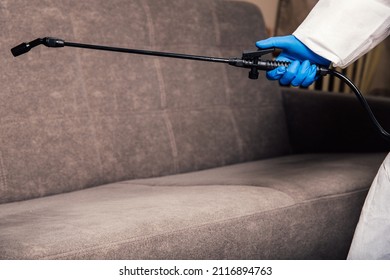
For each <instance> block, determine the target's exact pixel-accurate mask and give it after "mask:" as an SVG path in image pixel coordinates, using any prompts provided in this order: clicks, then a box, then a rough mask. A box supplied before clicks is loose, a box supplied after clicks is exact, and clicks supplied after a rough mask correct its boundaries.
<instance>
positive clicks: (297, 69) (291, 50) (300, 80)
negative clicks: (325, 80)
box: [256, 35, 330, 87]
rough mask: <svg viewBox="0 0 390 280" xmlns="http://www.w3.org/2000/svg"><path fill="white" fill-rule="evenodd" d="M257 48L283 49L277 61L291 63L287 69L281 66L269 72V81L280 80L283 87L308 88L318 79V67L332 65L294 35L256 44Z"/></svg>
mask: <svg viewBox="0 0 390 280" xmlns="http://www.w3.org/2000/svg"><path fill="white" fill-rule="evenodd" d="M256 46H257V47H258V48H260V49H263V48H272V47H274V48H279V49H282V53H281V54H280V55H279V56H278V57H277V58H276V60H280V61H289V62H291V64H290V65H289V66H288V67H287V68H286V67H285V66H279V67H278V68H276V69H274V70H271V71H268V72H267V78H268V79H270V80H279V82H280V84H281V85H289V84H291V85H293V86H303V87H308V86H309V85H311V84H312V83H313V82H314V81H315V80H316V79H317V77H316V65H318V66H325V67H329V65H330V61H329V60H327V59H325V58H323V57H321V56H319V55H317V54H315V53H314V52H313V51H311V50H310V49H309V48H308V47H306V46H305V45H304V44H303V43H302V42H301V41H299V40H298V39H297V38H295V36H293V35H288V36H280V37H271V38H268V39H265V40H262V41H258V42H256ZM313 63H315V64H316V65H314V64H313Z"/></svg>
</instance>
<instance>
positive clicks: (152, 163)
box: [0, 0, 288, 203]
mask: <svg viewBox="0 0 390 280" xmlns="http://www.w3.org/2000/svg"><path fill="white" fill-rule="evenodd" d="M0 22H1V28H2V31H1V32H0V46H1V48H0V52H1V57H2V62H1V70H0V71H1V75H0V84H1V92H0V202H1V203H4V202H10V201H16V200H23V199H29V198H34V197H39V196H44V195H50V194H57V193H62V192H68V191H73V190H78V189H82V188H86V187H91V186H96V185H100V184H104V183H109V182H113V181H119V180H127V179H132V178H144V177H152V176H161V175H167V174H174V173H180V172H187V171H193V170H199V169H205V168H210V167H216V166H222V165H227V164H233V163H238V162H243V161H249V160H256V159H259V158H264V157H271V156H276V155H281V154H284V153H286V152H287V151H288V145H287V137H286V127H285V119H284V112H283V108H282V103H281V97H280V92H279V90H278V86H277V85H276V84H275V83H271V82H269V81H267V80H266V79H265V78H264V74H262V75H261V77H260V79H259V80H257V81H253V80H249V79H248V78H247V75H248V71H247V70H243V69H238V68H234V67H231V66H228V65H223V64H213V63H206V62H196V61H185V60H176V59H169V58H156V57H147V56H138V55H129V54H119V53H110V52H102V51H100V52H99V51H93V50H84V49H74V48H70V47H65V48H61V49H51V48H46V47H44V46H40V47H37V48H35V49H34V50H32V51H30V52H29V53H27V54H25V55H23V56H20V57H17V58H13V57H12V56H11V53H10V51H9V50H10V48H11V47H13V46H15V45H16V44H19V43H20V42H23V41H31V40H33V39H35V38H37V37H45V36H53V37H59V38H62V39H64V40H65V41H69V42H82V43H90V44H102V45H111V46H118V47H127V48H140V49H152V50H161V51H169V52H180V53H189V54H198V55H209V56H223V57H231V56H240V55H241V52H242V50H244V49H253V47H254V43H255V41H256V40H259V39H261V38H265V37H266V36H267V35H266V32H265V28H264V24H263V21H262V17H261V14H260V12H259V10H257V9H256V8H255V6H253V5H251V4H248V3H244V2H234V1H218V0H217V1H210V0H197V1H193V0H175V1H170V0H112V1H106V0H95V1H93V0H84V1H79V0H71V1H41V0H29V1H13V0H3V1H1V2H0Z"/></svg>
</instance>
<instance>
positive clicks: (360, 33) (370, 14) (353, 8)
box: [293, 0, 390, 68]
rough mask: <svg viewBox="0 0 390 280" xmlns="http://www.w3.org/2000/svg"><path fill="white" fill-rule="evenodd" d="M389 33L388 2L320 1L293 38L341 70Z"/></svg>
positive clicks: (356, 0)
mask: <svg viewBox="0 0 390 280" xmlns="http://www.w3.org/2000/svg"><path fill="white" fill-rule="evenodd" d="M389 33H390V0H320V1H319V2H318V3H317V5H316V6H315V7H314V8H313V9H312V11H311V12H310V14H309V15H308V16H307V17H306V19H305V20H304V21H303V22H302V24H301V25H300V26H299V27H298V28H297V30H296V31H295V32H294V33H293V35H294V36H295V37H297V38H298V39H299V40H300V41H301V42H302V43H304V44H305V45H306V46H307V47H309V48H310V49H311V50H312V51H313V52H315V53H316V54H318V55H320V56H322V57H324V58H326V59H328V60H329V61H332V62H333V65H334V66H339V67H342V68H344V67H347V66H348V65H349V64H351V63H352V62H354V61H355V60H356V59H358V58H359V57H361V56H363V55H364V54H365V53H367V52H368V51H370V50H371V49H373V48H374V47H375V46H376V45H378V44H379V43H380V42H381V41H383V40H384V39H385V38H386V37H387V36H388V35H389Z"/></svg>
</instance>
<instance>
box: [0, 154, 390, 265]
mask: <svg viewBox="0 0 390 280" xmlns="http://www.w3.org/2000/svg"><path fill="white" fill-rule="evenodd" d="M385 156H386V154H385V153H380V154H328V155H322V154H307V155H293V156H286V157H278V158H274V159H269V160H261V161H254V162H248V163H242V164H236V165H232V166H226V167H220V168H215V169H210V170H207V171H198V172H192V173H187V174H182V175H178V176H167V177H161V178H154V179H145V180H132V181H124V182H119V183H114V184H110V185H105V186H100V187H96V188H90V189H86V190H80V191H75V192H71V193H67V194H61V195H54V196H48V197H45V198H38V199H32V200H28V201H23V202H13V203H7V204H2V205H0V229H1V230H0V256H1V258H3V259H19V258H26V259H36V258H38V259H79V258H80V259H304V258H309V259H322V258H325V259H341V258H345V257H346V255H347V253H348V249H349V244H350V242H351V240H352V235H353V231H354V229H355V226H356V223H357V221H358V218H359V213H360V209H361V206H362V205H363V202H364V199H365V196H366V193H367V190H368V188H369V186H370V184H371V181H372V179H373V178H374V177H375V174H376V172H377V166H379V165H380V163H381V162H382V161H383V159H384V158H385ZM330 178H331V179H330Z"/></svg>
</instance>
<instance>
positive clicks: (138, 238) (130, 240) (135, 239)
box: [41, 188, 368, 259]
mask: <svg viewBox="0 0 390 280" xmlns="http://www.w3.org/2000/svg"><path fill="white" fill-rule="evenodd" d="M367 190H368V188H366V189H365V190H358V191H353V192H348V193H343V194H339V195H330V196H323V197H321V198H316V199H310V200H305V201H302V202H299V203H294V204H292V205H289V206H284V207H280V208H274V209H271V210H267V211H261V212H254V213H250V214H246V215H242V216H239V217H233V218H228V219H222V220H217V221H213V222H207V223H203V224H199V225H197V226H189V227H184V228H181V229H178V230H173V231H169V232H164V233H159V234H150V235H145V236H136V237H131V238H128V239H125V240H121V241H115V242H111V243H109V245H107V244H105V245H97V246H91V247H89V248H87V249H85V250H74V251H69V252H65V253H58V254H53V255H48V256H45V257H42V258H41V259H54V258H58V259H61V258H66V257H67V256H71V255H75V254H78V253H92V252H93V251H96V250H99V249H102V248H108V247H110V246H118V245H121V244H131V243H136V242H139V241H147V240H151V239H154V238H158V237H162V236H168V235H171V234H175V233H180V232H185V231H188V230H191V229H200V228H205V227H208V226H210V225H213V224H223V223H227V222H231V221H234V220H238V219H242V218H251V217H255V216H257V215H259V214H263V213H272V212H276V211H280V210H286V209H289V208H295V207H299V206H300V205H304V204H310V203H313V202H316V201H321V200H327V199H331V200H332V199H338V198H342V197H346V196H350V195H355V194H359V193H364V192H366V191H367Z"/></svg>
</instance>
